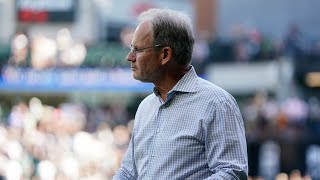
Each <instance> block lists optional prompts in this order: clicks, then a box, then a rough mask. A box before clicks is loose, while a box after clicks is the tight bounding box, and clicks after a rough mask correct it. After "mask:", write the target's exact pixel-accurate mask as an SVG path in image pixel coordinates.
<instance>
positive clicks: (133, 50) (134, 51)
mask: <svg viewBox="0 0 320 180" xmlns="http://www.w3.org/2000/svg"><path fill="white" fill-rule="evenodd" d="M158 47H163V45H160V44H156V45H153V46H148V47H142V48H137V47H134V46H133V45H130V51H129V53H132V54H134V55H136V54H137V53H141V52H143V51H144V50H146V49H150V48H158Z"/></svg>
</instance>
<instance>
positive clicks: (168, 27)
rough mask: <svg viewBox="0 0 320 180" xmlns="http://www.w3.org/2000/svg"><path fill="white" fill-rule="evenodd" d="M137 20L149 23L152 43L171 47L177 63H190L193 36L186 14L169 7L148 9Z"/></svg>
mask: <svg viewBox="0 0 320 180" xmlns="http://www.w3.org/2000/svg"><path fill="white" fill-rule="evenodd" d="M138 20H139V22H140V23H141V22H150V23H151V25H152V28H153V37H154V44H160V45H163V46H169V47H171V48H172V52H173V55H172V56H173V59H174V60H175V61H176V62H177V63H178V64H181V65H189V64H190V63H191V59H192V51H193V44H194V36H193V32H192V23H191V20H190V18H189V17H188V16H187V15H186V14H184V13H183V12H180V11H175V10H171V9H150V10H148V11H145V12H143V13H141V14H140V16H139V17H138Z"/></svg>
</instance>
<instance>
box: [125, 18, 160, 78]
mask: <svg viewBox="0 0 320 180" xmlns="http://www.w3.org/2000/svg"><path fill="white" fill-rule="evenodd" d="M156 47H157V45H155V44H154V40H153V32H152V27H151V24H150V23H148V22H143V23H141V24H140V25H139V26H138V27H137V28H136V30H135V32H134V34H133V38H132V42H131V51H130V52H129V53H128V55H127V60H128V61H129V62H130V63H131V70H132V73H133V77H134V78H135V79H137V80H140V81H142V82H155V81H156V80H157V76H158V75H159V69H160V66H161V56H160V54H161V52H159V51H156Z"/></svg>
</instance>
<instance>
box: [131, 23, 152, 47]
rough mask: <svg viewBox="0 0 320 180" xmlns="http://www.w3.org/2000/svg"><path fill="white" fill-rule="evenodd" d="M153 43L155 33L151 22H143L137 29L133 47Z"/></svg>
mask: <svg viewBox="0 0 320 180" xmlns="http://www.w3.org/2000/svg"><path fill="white" fill-rule="evenodd" d="M152 41H153V32H152V28H151V24H150V23H149V22H142V23H141V24H139V25H138V27H137V28H136V30H135V32H134V34H133V38H132V45H137V44H138V45H140V44H142V45H143V44H148V43H151V42H152Z"/></svg>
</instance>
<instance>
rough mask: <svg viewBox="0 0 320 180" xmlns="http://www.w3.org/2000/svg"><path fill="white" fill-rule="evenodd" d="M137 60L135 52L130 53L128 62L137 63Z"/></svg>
mask: <svg viewBox="0 0 320 180" xmlns="http://www.w3.org/2000/svg"><path fill="white" fill-rule="evenodd" d="M135 59H136V56H135V55H134V53H133V52H131V51H130V52H129V53H128V55H127V60H128V61H135Z"/></svg>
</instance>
